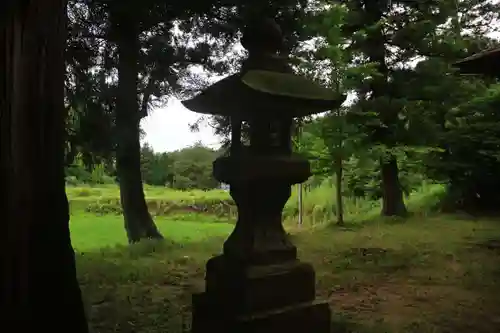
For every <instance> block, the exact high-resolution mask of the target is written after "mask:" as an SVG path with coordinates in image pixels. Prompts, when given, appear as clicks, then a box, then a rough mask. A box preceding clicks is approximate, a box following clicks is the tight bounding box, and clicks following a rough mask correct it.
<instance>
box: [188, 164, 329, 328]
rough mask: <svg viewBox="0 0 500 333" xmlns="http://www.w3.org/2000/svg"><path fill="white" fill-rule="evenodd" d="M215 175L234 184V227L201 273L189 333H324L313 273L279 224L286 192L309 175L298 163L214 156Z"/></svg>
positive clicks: (324, 310)
mask: <svg viewBox="0 0 500 333" xmlns="http://www.w3.org/2000/svg"><path fill="white" fill-rule="evenodd" d="M214 175H215V176H216V178H217V179H218V180H219V181H222V182H225V183H229V184H230V185H231V196H232V197H233V199H234V200H235V202H236V205H237V207H238V221H237V223H236V226H235V228H234V231H233V233H232V234H231V235H230V236H229V238H228V239H227V241H226V242H225V244H224V251H223V252H224V253H223V254H222V255H220V256H217V257H214V258H212V259H210V260H209V261H208V263H207V267H206V270H207V271H206V289H205V292H204V293H201V294H197V295H193V327H192V332H193V333H201V332H224V333H267V332H269V333H271V332H273V333H274V332H288V333H306V332H311V333H328V332H330V320H331V318H330V309H329V306H328V304H327V303H321V302H316V301H315V293H316V292H315V273H314V269H313V268H312V266H311V265H310V264H307V263H303V262H300V261H299V260H298V259H297V250H296V248H295V246H294V245H293V244H292V243H291V241H290V240H289V238H288V235H287V233H286V231H285V230H284V228H283V226H282V221H281V215H282V211H283V207H284V205H285V204H286V202H287V200H288V198H289V197H290V194H291V189H290V186H291V185H292V184H294V183H298V182H302V181H304V180H306V179H307V178H308V177H309V176H310V169H309V163H308V162H307V161H304V160H302V159H298V158H290V157H286V158H284V157H279V156H277V157H276V156H273V157H271V156H266V157H239V158H237V159H236V158H231V157H224V158H219V159H218V160H216V161H215V162H214Z"/></svg>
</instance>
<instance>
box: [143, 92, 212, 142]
mask: <svg viewBox="0 0 500 333" xmlns="http://www.w3.org/2000/svg"><path fill="white" fill-rule="evenodd" d="M199 116H200V115H199V114H197V113H194V112H192V111H189V110H188V109H186V108H185V107H184V106H183V105H182V104H181V102H180V101H179V100H177V99H172V100H171V101H170V102H169V103H168V105H167V106H166V107H165V108H161V109H156V110H154V111H153V112H151V114H150V115H149V116H148V117H146V118H144V119H143V120H142V121H141V127H142V129H143V130H144V131H145V132H146V136H145V138H144V140H143V141H144V142H147V143H149V144H150V145H151V146H152V148H153V150H154V151H155V152H171V151H174V150H178V149H182V148H185V147H189V146H191V145H193V144H195V143H196V142H198V141H199V142H201V143H203V144H204V145H207V146H209V147H211V148H218V147H219V146H220V144H219V139H218V138H217V137H216V136H215V135H214V134H213V131H212V128H210V127H208V126H200V131H199V132H191V130H190V129H189V124H192V123H194V122H195V121H196V120H197V119H198V118H199Z"/></svg>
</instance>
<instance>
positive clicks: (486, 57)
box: [454, 48, 500, 77]
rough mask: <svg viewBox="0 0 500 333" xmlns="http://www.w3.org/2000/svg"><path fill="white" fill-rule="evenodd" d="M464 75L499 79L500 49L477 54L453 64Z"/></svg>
mask: <svg viewBox="0 0 500 333" xmlns="http://www.w3.org/2000/svg"><path fill="white" fill-rule="evenodd" d="M454 66H455V67H457V68H459V70H460V72H462V73H464V74H483V75H492V76H499V77H500V48H495V49H490V50H486V51H483V52H479V53H477V54H474V55H472V56H470V57H467V58H465V59H463V60H460V61H458V62H456V63H455V64H454Z"/></svg>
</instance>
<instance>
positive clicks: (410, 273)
mask: <svg viewBox="0 0 500 333" xmlns="http://www.w3.org/2000/svg"><path fill="white" fill-rule="evenodd" d="M198 218H200V217H196V216H179V217H177V218H168V219H167V218H163V217H162V218H158V219H157V221H156V222H157V223H158V225H159V227H160V229H161V231H162V232H163V234H164V235H165V236H166V237H167V238H168V239H169V240H168V241H165V242H144V243H141V244H137V245H134V246H124V245H121V246H118V247H115V248H111V247H109V248H107V249H104V250H97V249H96V250H92V249H95V248H97V247H106V246H113V245H114V244H117V243H118V244H125V234H124V231H123V227H122V219H121V217H118V216H103V217H95V216H88V215H79V214H76V215H75V216H73V219H72V222H71V231H72V237H73V243H74V245H75V247H76V248H77V249H78V250H80V253H79V254H78V257H77V266H78V273H79V279H80V282H81V285H82V290H83V295H84V299H85V303H86V306H87V309H88V314H89V320H90V323H91V325H92V328H93V330H94V331H95V332H148V333H155V332H162V333H163V332H172V333H177V332H188V331H189V323H190V302H191V299H190V296H191V294H192V293H193V292H196V291H201V290H202V289H203V284H204V281H203V278H204V264H205V262H206V260H207V259H208V258H209V257H210V256H212V255H214V254H217V253H219V252H220V250H221V246H222V242H223V239H224V238H225V237H226V235H227V234H228V233H229V232H230V230H231V228H232V226H231V225H230V224H228V223H223V222H219V221H215V220H213V219H212V218H210V217H206V216H205V217H203V218H202V219H201V220H197V219H198ZM293 238H294V240H295V242H296V244H297V245H298V247H299V250H300V251H299V252H300V256H301V258H302V259H303V260H306V261H310V262H312V263H313V264H314V266H315V267H316V270H317V283H318V294H319V296H321V297H322V298H324V299H327V300H328V301H329V302H330V304H331V307H332V310H333V312H334V317H335V325H336V329H337V330H336V331H335V332H373V333H377V332H384V333H393V332H394V333H396V332H397V333H400V332H420V333H422V332H423V333H426V332H428V333H431V332H443V333H445V332H458V333H461V332H464V333H465V332H475V333H493V332H500V298H499V297H498V295H500V248H499V247H498V246H495V245H500V244H496V243H494V242H493V241H491V240H495V239H496V240H500V222H499V221H494V220H486V219H483V220H474V219H465V218H461V217H458V216H436V217H414V218H412V219H409V220H405V221H402V220H374V221H373V222H366V223H364V224H353V225H351V226H349V227H347V228H337V227H333V226H326V227H317V228H314V229H313V230H312V231H311V230H305V231H302V232H299V233H296V234H295V235H294V236H293ZM312 333H313V332H312Z"/></svg>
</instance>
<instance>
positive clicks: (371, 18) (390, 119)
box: [364, 1, 407, 216]
mask: <svg viewBox="0 0 500 333" xmlns="http://www.w3.org/2000/svg"><path fill="white" fill-rule="evenodd" d="M364 3H365V10H366V13H367V15H368V22H369V24H371V25H376V24H378V23H379V22H380V20H381V19H382V16H383V8H382V7H383V6H381V5H380V2H379V1H364ZM385 45H386V43H385V38H384V35H383V31H382V27H381V25H378V26H377V27H376V28H374V29H373V30H372V31H371V32H370V34H369V36H368V40H367V48H366V50H365V52H366V54H367V55H368V57H369V58H370V61H372V62H375V63H377V70H378V72H379V73H380V75H379V76H378V77H375V78H374V79H373V81H372V84H371V90H372V98H373V99H377V98H383V97H387V94H388V91H387V81H388V77H389V69H388V67H387V63H386V59H385V54H386V52H385ZM398 111H399V110H395V109H394V108H389V109H383V110H378V114H379V117H380V120H381V121H382V124H384V125H386V127H380V128H378V130H377V133H376V136H377V138H376V139H377V140H379V141H380V142H382V143H384V144H386V145H387V146H391V145H392V144H393V142H391V141H392V138H391V136H392V133H390V130H389V129H388V128H389V126H391V125H392V124H394V123H395V122H396V121H397V117H398ZM380 166H381V176H382V193H383V195H382V201H383V209H382V215H384V216H404V215H406V213H407V210H406V206H405V204H404V200H403V190H402V188H401V184H400V182H399V170H398V164H397V159H396V157H395V156H394V155H392V154H391V155H390V156H389V158H388V159H381V160H380Z"/></svg>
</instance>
